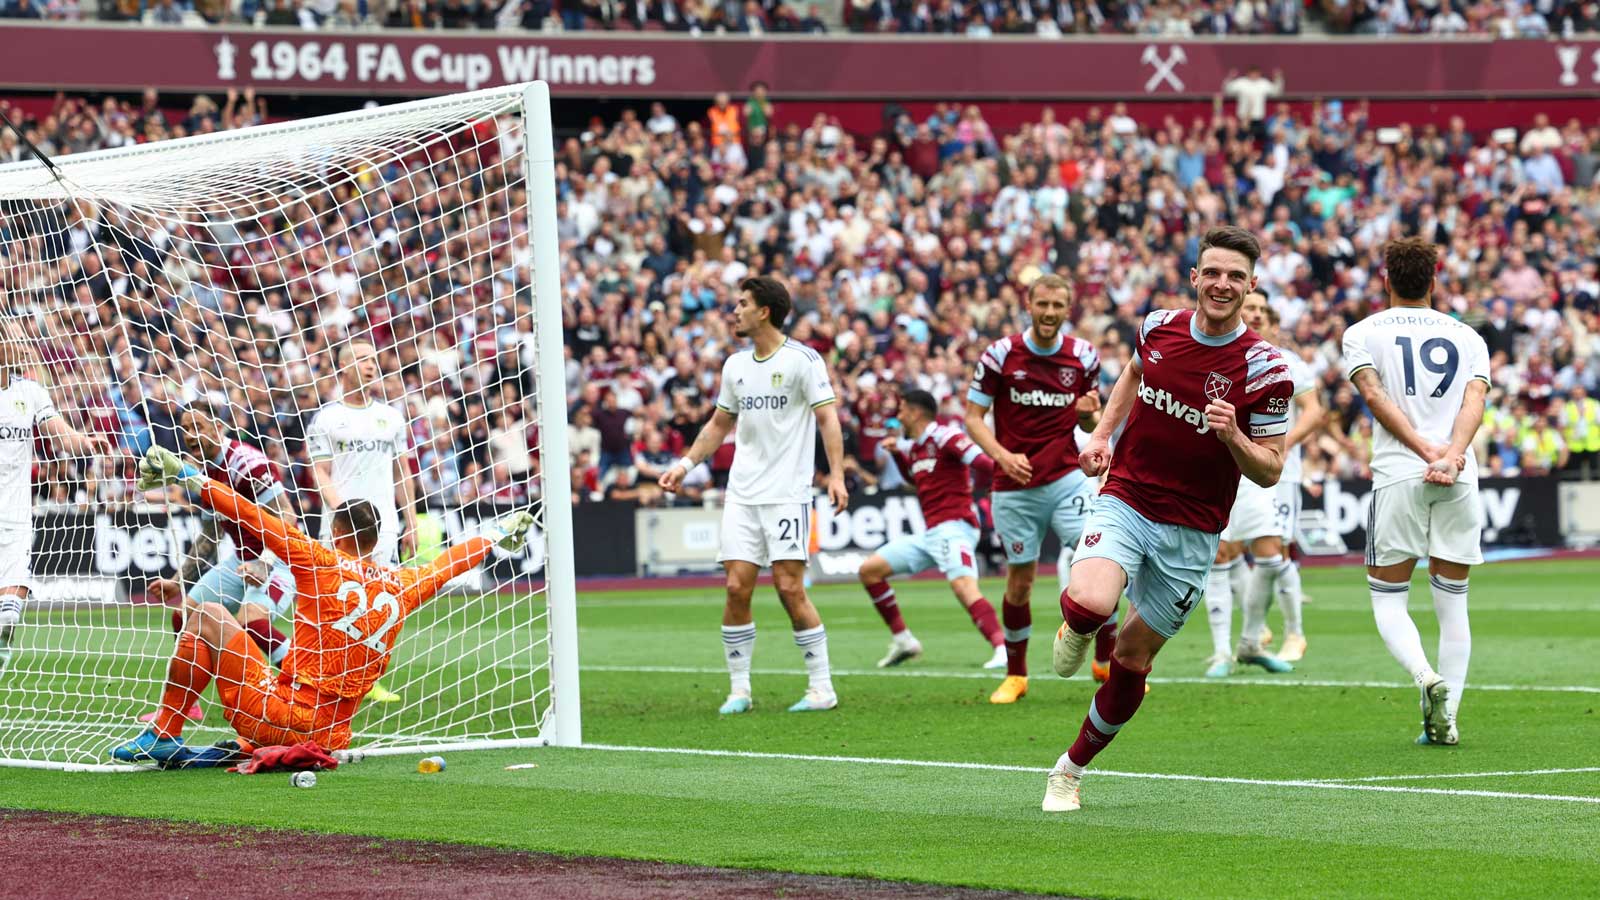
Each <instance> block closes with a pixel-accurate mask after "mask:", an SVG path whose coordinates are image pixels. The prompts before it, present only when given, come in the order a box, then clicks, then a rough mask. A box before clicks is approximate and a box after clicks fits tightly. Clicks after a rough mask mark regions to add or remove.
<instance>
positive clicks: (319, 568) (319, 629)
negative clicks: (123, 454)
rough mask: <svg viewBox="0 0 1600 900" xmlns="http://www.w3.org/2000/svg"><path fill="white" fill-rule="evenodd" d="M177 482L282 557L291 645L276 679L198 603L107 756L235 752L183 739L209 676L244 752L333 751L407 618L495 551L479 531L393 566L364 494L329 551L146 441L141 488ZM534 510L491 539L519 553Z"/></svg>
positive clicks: (218, 613) (226, 755)
mask: <svg viewBox="0 0 1600 900" xmlns="http://www.w3.org/2000/svg"><path fill="white" fill-rule="evenodd" d="M171 484H178V485H181V486H182V487H183V488H184V489H185V490H187V491H190V492H191V493H194V494H195V495H197V496H198V497H199V498H200V502H201V504H203V505H204V506H207V507H209V508H210V509H211V510H212V511H213V512H215V513H216V514H217V515H218V516H220V517H222V518H223V519H225V520H227V521H228V522H230V523H232V524H233V525H234V526H235V527H237V528H238V529H240V530H242V531H243V532H244V533H246V534H248V535H250V536H251V537H252V538H253V539H255V540H256V541H259V542H260V543H261V544H263V545H265V547H266V549H267V550H269V551H271V552H272V553H274V554H276V555H277V556H278V557H279V558H280V559H283V560H286V561H287V562H288V564H289V569H290V571H291V572H292V573H293V575H294V579H295V583H296V584H297V585H298V586H299V587H300V589H301V590H300V591H299V593H298V594H297V596H296V599H295V623H294V630H295V635H294V642H293V646H292V648H291V649H290V651H289V655H288V657H287V658H285V660H284V665H283V672H282V674H277V673H274V672H272V671H271V670H270V669H268V668H267V667H266V664H265V663H264V662H263V661H262V659H261V656H260V654H259V653H258V652H257V651H256V650H255V649H254V646H253V645H252V643H251V641H250V638H249V635H248V634H247V633H246V632H245V631H244V629H242V628H240V627H239V624H238V623H237V622H236V621H234V618H233V617H232V616H231V615H229V614H228V611H227V610H226V609H224V608H223V606H222V605H221V604H219V603H203V604H201V605H200V606H199V608H197V609H196V610H195V612H194V614H192V615H190V616H189V618H188V620H187V621H186V622H185V623H184V628H183V633H182V634H180V635H178V649H177V651H176V652H175V653H174V654H173V657H172V660H171V662H170V663H169V664H168V666H167V681H166V684H165V686H164V687H163V688H162V692H161V710H160V712H159V714H158V715H157V716H156V720H155V724H154V725H153V726H152V727H151V728H149V729H147V730H146V731H144V732H142V733H141V734H140V735H139V736H138V737H136V738H134V739H133V740H131V741H128V742H127V743H124V744H122V745H120V746H118V747H115V748H113V749H112V751H111V756H112V758H114V759H118V760H121V761H123V762H155V763H158V764H160V765H162V766H165V767H187V766H208V765H218V764H221V763H223V762H226V761H228V759H230V758H231V757H232V755H233V754H232V752H229V751H222V750H220V748H208V749H205V750H194V749H192V748H190V747H188V746H186V745H185V744H184V742H183V737H182V734H183V725H184V715H183V710H185V709H187V708H188V707H189V706H190V705H191V704H192V703H193V702H194V699H195V698H196V697H198V696H199V694H200V692H201V691H203V690H205V688H206V685H208V684H210V683H211V681H212V680H213V679H215V680H216V682H217V696H218V697H219V698H221V700H222V709H223V717H224V718H226V719H227V720H228V724H230V725H232V726H233V729H234V731H235V732H237V733H238V735H239V738H240V741H241V745H243V744H248V745H250V746H252V747H266V746H280V745H285V744H297V743H300V742H302V741H308V740H310V741H316V742H317V743H319V744H321V745H322V746H323V748H325V749H328V750H338V749H343V748H344V747H347V746H349V744H350V719H351V718H352V717H353V716H354V715H355V713H356V709H357V707H359V706H360V705H361V700H362V698H363V697H365V696H366V695H367V692H368V691H369V690H370V689H371V687H372V682H374V681H376V680H377V678H378V676H379V675H382V674H383V670H384V669H385V668H387V667H388V665H389V656H390V653H391V651H392V650H393V649H394V645H395V641H397V640H398V639H399V637H400V630H401V627H402V626H403V625H404V624H405V620H406V617H407V616H409V615H410V614H411V613H412V612H413V611H414V610H416V608H417V607H419V606H421V605H422V604H424V603H426V602H428V601H429V600H431V599H432V598H433V595H434V593H435V592H437V591H438V590H439V588H440V587H441V586H442V585H444V584H445V583H446V582H448V581H449V580H450V579H452V578H454V577H456V576H457V575H460V574H461V573H463V572H466V571H468V570H469V569H471V568H472V567H473V566H476V565H477V564H478V563H479V562H480V561H481V560H482V559H483V558H484V557H485V556H487V555H488V554H489V550H490V548H491V547H493V546H494V543H493V542H491V541H490V540H489V539H488V538H484V537H475V538H472V539H470V540H468V541H466V542H464V543H461V544H458V545H456V546H455V547H452V548H450V550H449V552H447V553H445V554H444V555H443V556H441V557H439V558H438V559H436V560H434V561H433V562H432V563H430V564H429V565H427V566H423V567H419V568H405V569H401V568H394V567H391V566H388V565H384V564H381V563H379V562H377V561H376V560H374V559H373V558H372V553H373V551H374V550H375V549H376V548H377V547H378V535H379V530H380V527H381V524H380V519H379V516H378V513H377V510H375V509H373V507H372V504H371V503H369V502H367V501H365V500H347V501H345V502H344V503H343V504H341V505H340V506H339V508H338V509H336V510H334V512H333V516H332V518H333V533H334V539H333V544H334V546H333V549H331V550H330V549H328V548H327V547H324V546H322V545H321V544H318V543H316V542H314V541H312V540H311V539H310V538H308V537H306V536H305V535H304V534H302V533H301V532H300V531H299V529H297V528H294V527H293V526H290V525H288V524H286V523H284V521H283V520H282V519H279V518H278V517H276V516H273V515H271V514H269V513H267V512H264V511H263V510H262V509H261V508H260V507H259V506H256V505H255V504H253V503H251V502H250V501H248V500H245V499H244V498H243V497H240V496H239V495H238V494H237V493H235V492H234V491H233V489H232V488H229V487H228V486H227V485H225V484H222V483H220V482H217V481H213V480H211V479H208V478H206V477H204V476H203V475H201V474H200V473H199V472H198V471H196V470H195V469H193V468H191V467H189V466H187V465H185V464H184V463H183V461H182V460H180V459H179V458H178V457H177V456H176V455H175V454H173V453H172V452H171V451H169V450H167V449H165V448H162V447H152V448H151V449H150V450H149V452H147V453H146V454H145V458H144V460H143V461H142V462H141V463H140V476H139V487H140V488H141V489H146V490H148V489H151V488H155V487H158V486H161V485H171ZM532 523H533V516H532V515H530V514H529V513H526V512H520V513H514V514H512V515H510V516H507V517H506V518H505V519H502V520H501V523H500V525H499V526H498V528H497V531H498V543H499V544H500V546H502V547H504V548H505V549H507V550H510V551H513V552H515V551H517V550H520V549H521V547H522V544H523V541H524V540H525V538H526V535H527V531H528V528H529V526H530V525H532Z"/></svg>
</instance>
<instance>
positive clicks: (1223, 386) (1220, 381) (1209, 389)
mask: <svg viewBox="0 0 1600 900" xmlns="http://www.w3.org/2000/svg"><path fill="white" fill-rule="evenodd" d="M1232 389H1233V381H1232V380H1231V379H1228V378H1224V377H1222V376H1221V375H1218V374H1217V373H1215V372H1212V373H1210V374H1209V375H1207V376H1206V396H1207V397H1210V398H1211V399H1213V400H1221V399H1222V398H1223V397H1226V396H1228V391H1230V390H1232Z"/></svg>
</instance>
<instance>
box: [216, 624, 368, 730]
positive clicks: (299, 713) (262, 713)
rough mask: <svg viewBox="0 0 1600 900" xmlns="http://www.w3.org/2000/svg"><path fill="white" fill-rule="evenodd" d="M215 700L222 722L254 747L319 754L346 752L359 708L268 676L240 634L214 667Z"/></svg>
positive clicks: (286, 678) (247, 638)
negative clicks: (318, 750) (312, 749)
mask: <svg viewBox="0 0 1600 900" xmlns="http://www.w3.org/2000/svg"><path fill="white" fill-rule="evenodd" d="M217 696H218V697H219V698H220V699H221V700H222V717H223V718H224V719H227V720H228V724H229V725H232V726H233V730H234V731H235V732H237V733H238V735H239V737H240V738H241V739H242V740H244V741H245V742H247V743H249V744H251V745H253V746H255V747H276V746H284V745H289V744H298V743H301V742H302V741H316V742H317V743H318V744H320V745H321V746H322V748H323V749H324V750H343V749H344V748H346V747H348V746H350V719H351V717H352V716H354V715H355V711H356V707H357V706H358V705H359V704H360V700H359V699H354V700H353V699H350V698H348V697H339V696H335V695H332V694H324V693H322V692H321V691H318V690H317V689H316V688H314V687H310V686H308V685H303V684H296V683H295V682H294V679H292V678H290V677H289V676H288V675H286V674H284V673H281V672H276V671H273V669H272V668H271V667H270V666H268V665H267V663H266V661H265V660H264V659H262V657H261V651H260V650H259V649H257V647H256V645H255V642H254V641H252V640H251V639H250V635H249V634H248V633H246V632H244V631H238V632H235V633H234V635H233V637H231V638H229V639H228V645H227V646H226V647H224V648H223V651H222V658H221V659H219V660H218V661H217Z"/></svg>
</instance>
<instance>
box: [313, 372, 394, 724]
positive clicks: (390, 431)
mask: <svg viewBox="0 0 1600 900" xmlns="http://www.w3.org/2000/svg"><path fill="white" fill-rule="evenodd" d="M339 384H340V387H341V388H342V389H343V391H344V396H343V397H341V398H340V399H339V400H338V401H337V402H333V403H329V404H327V405H326V406H324V407H322V409H320V410H318V411H317V414H316V415H315V416H313V417H312V419H311V424H310V426H308V427H307V428H306V449H307V450H308V452H309V453H310V454H311V476H312V478H313V479H314V480H315V482H316V487H317V493H318V494H319V495H320V496H321V497H322V508H323V509H324V510H326V511H329V512H331V511H332V510H335V509H338V508H339V507H340V506H341V505H343V504H344V502H345V501H346V500H365V501H367V502H368V503H371V504H372V506H373V508H374V509H376V510H377V511H378V521H379V523H380V525H379V529H378V545H377V547H376V549H375V550H374V551H373V554H372V558H373V560H375V561H376V562H378V563H381V564H383V565H386V566H391V565H395V564H396V563H399V562H401V561H402V560H404V559H409V558H410V557H411V555H412V554H413V553H415V552H416V549H417V510H416V503H415V502H414V501H413V499H412V498H413V497H414V496H415V493H414V491H413V489H412V484H411V460H410V451H409V450H408V449H407V432H406V417H405V416H404V415H403V414H401V412H400V411H399V410H397V409H395V408H394V407H392V406H389V405H388V404H386V403H383V402H382V401H381V387H382V373H381V372H380V371H379V370H378V353H377V351H376V350H375V349H374V348H373V346H372V344H370V343H368V342H366V341H351V342H350V343H348V344H346V345H345V346H344V349H343V350H341V351H340V352H339ZM397 506H398V509H399V513H398V514H397V512H396V507H397ZM402 515H403V516H404V519H405V527H404V530H402V529H401V526H400V519H401V516H402ZM332 537H333V517H332V516H331V515H327V514H326V513H325V514H324V515H323V517H322V540H323V542H324V543H326V542H328V541H329V540H331V539H332ZM397 545H398V549H399V551H400V556H399V557H398V558H397V557H396V555H395V550H396V547H397ZM368 699H370V700H372V701H373V702H376V703H393V702H395V701H397V700H399V699H400V695H399V694H395V693H393V692H391V691H388V690H386V689H384V688H383V686H382V685H379V684H377V683H376V682H374V683H373V686H372V696H371V697H370V698H368Z"/></svg>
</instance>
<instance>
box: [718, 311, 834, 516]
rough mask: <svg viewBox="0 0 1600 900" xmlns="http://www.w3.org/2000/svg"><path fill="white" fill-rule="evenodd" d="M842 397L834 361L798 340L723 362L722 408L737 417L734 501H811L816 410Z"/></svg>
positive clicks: (732, 481) (732, 472) (730, 483)
mask: <svg viewBox="0 0 1600 900" xmlns="http://www.w3.org/2000/svg"><path fill="white" fill-rule="evenodd" d="M833 401H834V394H833V384H832V383H831V382H829V381H828V366H827V364H826V363H824V362H823V361H822V357H821V356H819V355H817V351H815V350H812V349H811V348H810V347H807V346H806V345H804V344H801V343H799V342H797V341H785V342H784V343H783V345H782V346H780V347H779V348H778V349H777V350H775V351H773V353H772V355H771V356H768V357H766V358H764V359H758V358H756V354H755V351H754V350H741V351H739V352H738V353H735V354H733V355H732V356H730V357H728V361H727V362H725V363H723V364H722V386H721V388H720V389H719V390H718V392H717V406H718V407H719V408H721V409H722V410H723V411H724V412H726V413H728V414H730V415H732V416H734V417H736V419H737V421H738V424H737V426H736V427H735V429H734V437H733V445H734V450H733V468H732V469H731V470H729V472H728V499H729V500H731V501H733V502H735V503H745V504H750V505H756V504H763V503H809V502H810V500H811V482H812V479H813V478H815V477H816V452H817V414H816V412H815V410H816V408H817V407H819V406H823V405H824V404H828V403H832V402H833Z"/></svg>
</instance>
